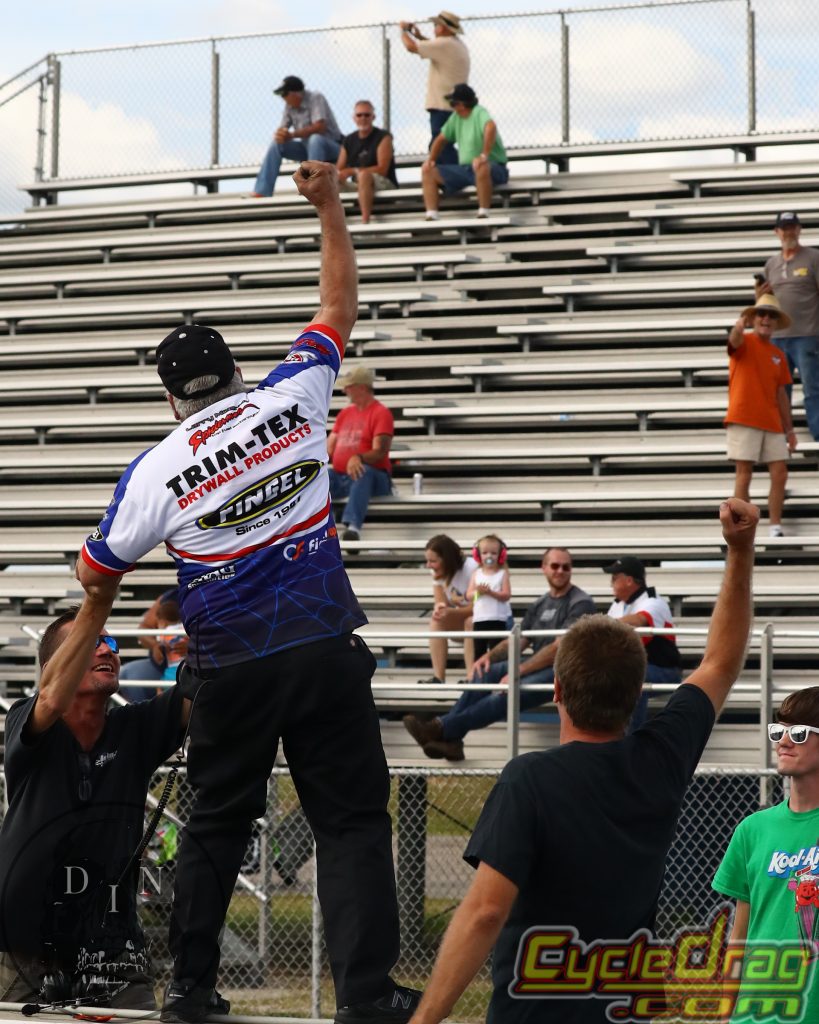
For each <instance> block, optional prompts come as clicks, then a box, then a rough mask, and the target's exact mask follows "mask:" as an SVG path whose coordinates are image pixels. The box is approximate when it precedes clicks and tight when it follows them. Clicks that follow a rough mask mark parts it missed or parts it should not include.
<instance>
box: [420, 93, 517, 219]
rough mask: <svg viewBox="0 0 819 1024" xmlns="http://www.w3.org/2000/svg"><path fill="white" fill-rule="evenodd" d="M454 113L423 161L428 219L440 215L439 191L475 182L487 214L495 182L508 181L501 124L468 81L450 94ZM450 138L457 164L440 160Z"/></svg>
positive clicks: (480, 212)
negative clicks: (456, 151)
mask: <svg viewBox="0 0 819 1024" xmlns="http://www.w3.org/2000/svg"><path fill="white" fill-rule="evenodd" d="M447 100H449V104H450V106H451V107H452V110H453V113H452V115H451V116H450V118H449V120H448V121H447V122H446V124H445V125H444V126H443V128H442V129H441V134H440V135H439V136H438V137H437V138H436V139H435V141H434V142H433V143H432V147H431V148H430V151H429V156H428V157H427V158H426V160H425V161H424V162H423V164H421V180H422V182H423V186H424V206H425V207H426V219H427V220H437V219H438V192H439V190H440V191H442V192H443V194H444V195H445V196H451V195H454V194H455V193H456V192H460V191H461V190H462V189H465V188H466V187H467V185H474V186H475V188H476V189H477V192H478V216H479V217H488V216H489V208H490V207H491V205H492V186H493V185H505V184H506V182H507V181H509V169H508V168H507V166H506V150H505V149H504V148H503V143H502V142H501V137H500V135H499V134H498V128H497V125H496V124H495V122H494V121H493V120H492V118H491V117H490V115H489V111H488V110H487V109H486V108H485V107H481V106H478V97H477V96H476V95H475V93H474V91H473V90H472V89H471V88H470V86H468V85H466V84H465V83H461V84H460V85H456V86H455V88H454V89H453V90H452V92H451V93H450V94H449V95H448V96H447ZM447 142H454V143H455V144H456V145H457V147H458V163H457V164H439V163H437V160H438V154H439V153H440V152H441V150H442V149H443V148H444V146H445V145H446V143H447Z"/></svg>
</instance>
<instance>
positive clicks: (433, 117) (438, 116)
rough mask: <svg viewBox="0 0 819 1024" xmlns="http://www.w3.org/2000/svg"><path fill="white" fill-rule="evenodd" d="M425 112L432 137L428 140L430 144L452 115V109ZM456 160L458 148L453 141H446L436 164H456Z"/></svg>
mask: <svg viewBox="0 0 819 1024" xmlns="http://www.w3.org/2000/svg"><path fill="white" fill-rule="evenodd" d="M427 113H428V114H429V130H430V132H431V133H432V137H431V138H430V140H429V144H430V146H431V145H432V143H433V142H434V141H435V139H436V137H437V136H438V135H440V134H441V129H442V128H443V127H444V125H445V124H446V123H447V121H448V120H449V119H450V117H451V116H452V111H451V110H431V109H430V110H428V111H427ZM457 162H458V150H457V149H456V148H455V144H454V143H452V142H448V143H447V144H446V145H445V146H444V148H443V149H442V150H441V152H440V153H439V154H438V161H437V163H438V166H439V167H440V165H441V164H457Z"/></svg>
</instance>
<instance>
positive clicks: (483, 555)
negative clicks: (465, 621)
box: [466, 533, 512, 658]
mask: <svg viewBox="0 0 819 1024" xmlns="http://www.w3.org/2000/svg"><path fill="white" fill-rule="evenodd" d="M476 556H477V559H478V563H479V564H478V567H477V568H476V569H475V571H474V572H473V573H472V579H471V580H470V581H469V589H468V590H467V592H466V599H467V600H468V601H471V602H472V629H473V631H474V632H476V633H481V632H489V631H490V630H498V629H506V628H507V627H506V623H507V622H508V620H509V616H510V615H511V614H512V606H511V605H510V604H509V599H510V598H511V596H512V584H511V582H510V580H509V570H508V569H507V568H506V557H507V551H506V545H505V544H504V543H503V541H502V540H501V539H500V537H497V536H495V534H494V533H488V534H487V535H486V536H485V537H481V539H480V540H479V541H478V543H477V544H476V545H475V547H474V548H473V549H472V557H473V558H475V557H476ZM490 647H494V641H492V640H486V639H484V638H483V637H477V636H476V637H475V640H474V649H475V656H476V657H477V658H480V657H482V656H483V655H484V654H486V652H487V651H488V650H489V648H490Z"/></svg>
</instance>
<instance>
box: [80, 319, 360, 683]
mask: <svg viewBox="0 0 819 1024" xmlns="http://www.w3.org/2000/svg"><path fill="white" fill-rule="evenodd" d="M342 358H343V344H342V341H341V338H340V337H339V335H338V334H337V332H336V331H334V330H333V329H332V328H331V327H326V326H324V325H320V324H312V325H311V326H310V327H308V328H306V329H305V330H304V331H302V333H301V334H300V335H299V337H298V338H297V339H296V341H295V342H294V343H293V345H292V346H291V348H290V351H289V353H288V355H287V357H286V358H285V359H284V361H283V362H282V363H280V364H279V365H278V366H277V367H276V368H275V369H274V370H272V371H271V372H270V373H269V374H268V375H267V377H265V379H264V380H263V381H262V382H261V383H260V384H259V386H258V387H256V388H254V389H253V390H252V391H248V392H246V393H240V394H237V395H231V396H230V397H229V398H226V399H224V400H223V401H221V402H216V403H214V404H213V405H211V406H208V407H207V408H206V409H204V410H202V411H200V412H198V413H196V414H194V415H193V416H190V417H189V418H188V419H186V420H185V421H184V422H183V423H180V424H179V426H178V427H177V428H176V430H174V431H173V433H171V434H169V435H168V436H167V437H166V438H165V439H164V440H163V441H162V442H160V443H159V444H158V445H156V447H154V448H149V449H148V450H147V451H145V452H143V453H142V454H141V455H140V456H139V457H138V458H136V459H135V460H134V461H133V462H132V463H131V465H130V466H129V467H128V468H127V469H126V471H125V472H124V473H123V475H122V477H121V478H120V480H119V483H118V484H117V486H116V489H115V491H114V497H113V499H112V501H111V504H110V505H109V506H108V509H107V511H106V512H105V515H104V516H103V517H102V521H101V522H100V524H99V526H98V528H97V529H96V530H95V531H94V533H93V534H92V535H91V536H90V537H89V538H88V539H87V540H86V542H85V545H84V546H83V549H82V558H83V559H84V560H85V562H87V564H88V565H89V566H91V567H92V568H93V569H96V570H97V571H98V572H101V573H105V574H108V575H121V574H122V573H126V572H128V571H129V570H131V569H133V568H134V565H135V563H136V562H137V561H138V560H139V559H140V558H141V557H142V556H143V555H145V554H147V552H149V551H151V550H152V549H153V548H154V547H155V546H156V545H157V544H159V543H162V542H164V543H165V545H166V548H167V551H168V553H169V554H170V555H171V557H172V558H173V560H174V561H175V563H176V569H177V575H178V579H179V604H180V610H181V613H182V621H183V623H184V625H185V630H186V632H187V633H188V636H189V637H190V649H189V654H188V661H189V662H190V663H191V665H192V666H199V667H201V669H203V670H205V669H208V668H216V667H219V666H223V665H235V664H239V663H241V662H244V661H249V660H251V659H253V658H258V657H262V656H264V655H267V654H272V653H273V652H274V651H280V650H283V649H284V648H286V647H293V646H296V645H298V644H304V643H309V642H311V641H313V640H319V639H323V638H325V637H329V636H337V635H339V634H341V633H346V632H349V631H350V630H352V629H355V628H356V627H357V626H361V625H363V624H364V623H365V622H366V621H367V619H366V617H365V615H364V613H363V612H362V610H361V608H360V606H359V604H358V601H357V600H356V597H355V595H354V594H353V591H352V588H351V586H350V581H349V579H348V578H347V573H346V572H345V571H344V565H343V563H342V560H341V549H340V547H339V543H338V536H337V531H336V527H335V523H334V521H333V514H332V509H331V506H330V496H329V483H328V474H327V415H328V409H329V405H330V396H331V394H332V390H333V384H334V383H335V379H336V376H337V375H338V371H339V368H340V366H341V360H342Z"/></svg>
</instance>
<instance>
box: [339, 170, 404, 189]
mask: <svg viewBox="0 0 819 1024" xmlns="http://www.w3.org/2000/svg"><path fill="white" fill-rule="evenodd" d="M373 181H374V182H375V191H376V192H378V191H379V190H383V189H385V188H395V183H394V182H392V181H390V179H389V178H385V177H384V175H383V174H373ZM338 190H339V192H357V191H358V182H357V181H356V180H355V178H345V179H344V181H340V182H339V183H338Z"/></svg>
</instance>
